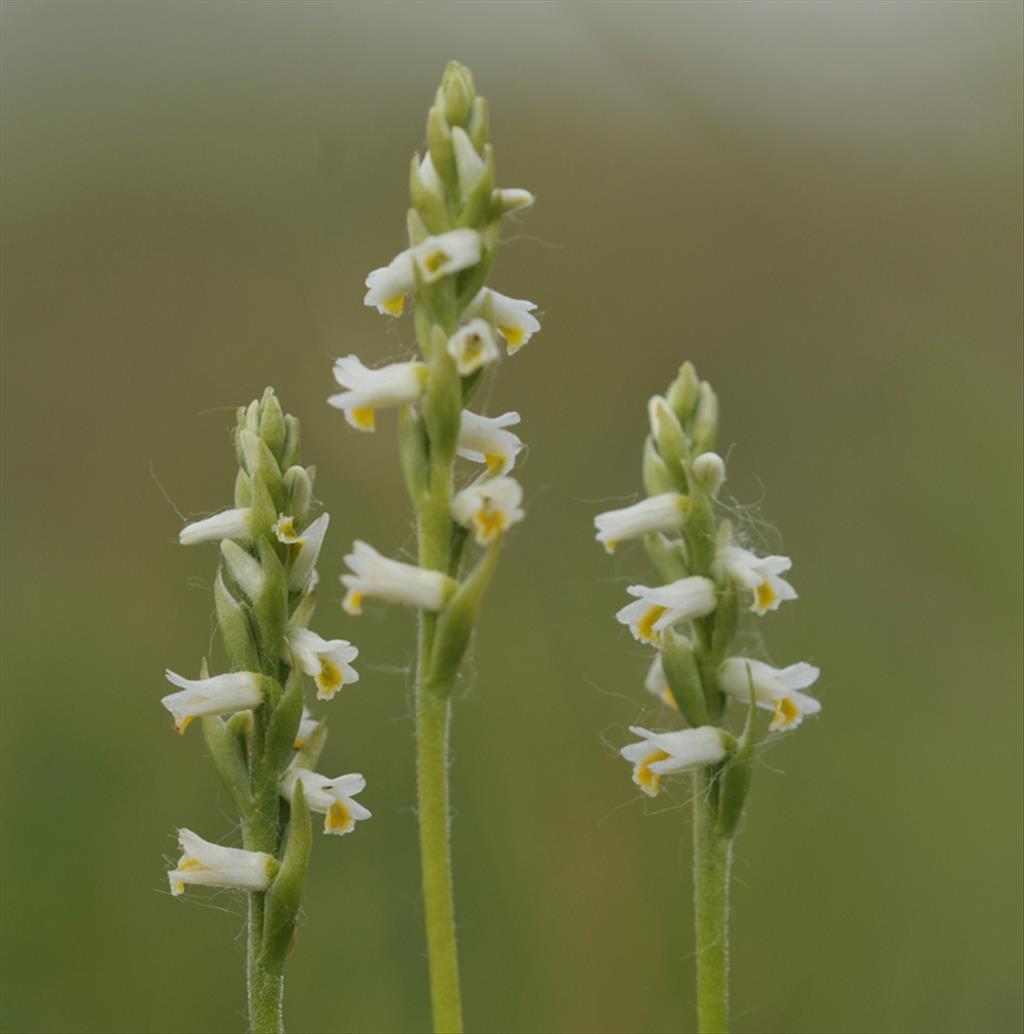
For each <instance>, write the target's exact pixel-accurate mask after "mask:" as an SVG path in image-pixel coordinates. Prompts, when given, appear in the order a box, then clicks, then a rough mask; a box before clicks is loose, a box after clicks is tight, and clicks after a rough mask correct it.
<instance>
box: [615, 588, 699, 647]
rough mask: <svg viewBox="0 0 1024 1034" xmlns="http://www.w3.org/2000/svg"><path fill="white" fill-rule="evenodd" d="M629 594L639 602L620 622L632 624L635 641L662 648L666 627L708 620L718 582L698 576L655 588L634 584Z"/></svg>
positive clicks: (624, 610) (618, 616)
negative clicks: (662, 637)
mask: <svg viewBox="0 0 1024 1034" xmlns="http://www.w3.org/2000/svg"><path fill="white" fill-rule="evenodd" d="M626 592H628V593H629V595H630V596H636V597H637V599H636V600H635V601H634V602H633V603H627V604H626V606H624V607H623V608H622V609H621V610H620V611H619V612H618V613H617V614H616V615H615V617H616V619H617V620H618V621H619V622H620V623H621V624H623V625H629V630H630V631H631V632H632V633H633V636H634V638H636V639H639V640H640V641H641V642H643V643H651V644H652V645H654V646H658V645H660V643H661V633H662V632H664V631H665V629H666V628H668V627H670V626H671V625H674V624H676V623H677V622H679V621H692V620H693V619H694V618H701V617H704V616H705V615H707V614H710V613H711V611H713V610H714V609H715V583H714V582H713V581H711V580H710V579H709V578H701V577H700V576H698V575H693V576H691V577H689V578H680V579H679V580H678V581H676V582H670V583H669V584H668V585H660V586H656V587H653V588H651V587H649V586H646V585H630V586H629V587H628V588H627V589H626Z"/></svg>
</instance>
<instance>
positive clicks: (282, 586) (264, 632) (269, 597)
mask: <svg viewBox="0 0 1024 1034" xmlns="http://www.w3.org/2000/svg"><path fill="white" fill-rule="evenodd" d="M256 547H257V549H258V550H259V554H260V564H261V566H262V567H263V585H262V586H261V587H260V591H259V594H258V595H257V597H256V599H255V600H253V612H254V613H255V615H256V627H257V629H258V630H259V636H260V654H261V656H262V658H263V664H264V666H265V668H266V670H267V671H270V672H275V673H276V671H277V665H278V662H279V661H280V659H281V653H282V651H283V649H284V633H285V627H286V626H287V624H288V580H287V578H285V573H284V567H283V566H282V564H281V560H280V558H279V557H278V555H277V551H276V550H275V549H274V547H273V546H272V545H271V544H270V543H269V542H268V541H267V540H266V539H264V538H261V539H260V540H259V541H258V542H257V543H256Z"/></svg>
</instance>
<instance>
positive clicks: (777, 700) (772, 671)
mask: <svg viewBox="0 0 1024 1034" xmlns="http://www.w3.org/2000/svg"><path fill="white" fill-rule="evenodd" d="M820 674H821V671H820V669H818V668H816V667H815V666H814V665H813V664H808V663H807V662H806V661H799V662H798V663H796V664H790V665H789V666H788V667H785V668H773V667H772V666H771V665H770V664H765V662H764V661H756V660H754V659H753V658H751V657H730V658H728V660H726V661H725V662H723V664H722V666H721V667H720V668H719V669H718V684H719V685H720V686H721V687H722V690H723V691H724V692H725V693H727V694H728V695H729V696H731V697H732V698H733V699H734V700H738V701H740V702H741V703H746V702H747V701H748V700H749V699H750V683H751V682H753V684H754V699H755V700H756V702H757V706H758V707H762V708H764V709H765V710H768V711H771V712H773V713H772V720H771V723H770V725H769V728H770V729H772V730H785V729H795V728H796V727H797V726H798V725H799V724H800V723H801V722H802V721H803V720H804V716H805V715H809V714H818V712H820V711H821V701H820V700H816V699H815V698H814V697H811V696H808V695H807V694H806V693H801V692H799V691H800V690H801V689H807V688H808V687H809V686H813V685H814V683H815V682H817V681H818V676H819V675H820Z"/></svg>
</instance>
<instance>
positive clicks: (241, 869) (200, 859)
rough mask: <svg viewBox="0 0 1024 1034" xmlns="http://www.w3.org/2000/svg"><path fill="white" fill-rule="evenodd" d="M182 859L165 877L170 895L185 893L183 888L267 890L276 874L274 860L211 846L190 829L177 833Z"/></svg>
mask: <svg viewBox="0 0 1024 1034" xmlns="http://www.w3.org/2000/svg"><path fill="white" fill-rule="evenodd" d="M178 846H179V847H180V848H181V858H179V859H178V864H177V865H176V866H175V868H173V869H171V870H170V872H168V873H167V879H168V880H169V881H170V884H171V893H172V894H173V895H174V896H175V897H177V896H178V895H179V894H184V893H185V884H186V883H191V884H193V885H195V886H201V887H238V888H239V889H241V890H266V889H267V888H268V887H269V886H270V882H271V880H273V878H274V876H275V874H276V873H277V870H278V862H277V859H276V858H274V857H273V856H272V855H269V854H264V853H263V852H262V851H243V850H242V849H241V848H238V847H222V846H221V845H220V844H211V843H210V841H209V840H204V839H203V838H202V837H201V836H198V835H197V834H195V833H193V832H192V830H190V829H179V830H178Z"/></svg>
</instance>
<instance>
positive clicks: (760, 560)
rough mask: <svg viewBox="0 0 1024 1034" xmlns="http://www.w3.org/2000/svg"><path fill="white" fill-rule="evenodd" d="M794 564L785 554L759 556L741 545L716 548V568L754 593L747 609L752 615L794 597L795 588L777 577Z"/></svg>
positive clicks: (775, 608)
mask: <svg viewBox="0 0 1024 1034" xmlns="http://www.w3.org/2000/svg"><path fill="white" fill-rule="evenodd" d="M792 566H793V561H792V560H790V559H789V557H788V556H765V557H759V556H757V554H756V553H751V552H750V550H749V549H743V548H742V547H741V546H723V547H722V548H721V549H720V550H719V551H718V557H717V567H718V568H719V570H720V571H721V570H724V571H726V572H728V574H729V576H730V577H731V578H732V579H733V580H734V581H735V582H736V583H737V584H738V585H739V586H740V587H741V588H743V589H746V590H747V591H748V592H751V593H753V596H754V599H753V602H752V603H751V605H750V609H751V610H752V611H753V612H754V613H755V614H765V613H767V612H768V611H769V610H777V609H778V606H779V604H780V603H782V602H784V601H785V600H795V599H796V589H794V588H793V586H792V585H790V584H789V582H787V581H786V580H785V578H780V577H779V576H780V575H781V574H783V573H784V572H786V571H788V570H789V569H790V568H791V567H792Z"/></svg>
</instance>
